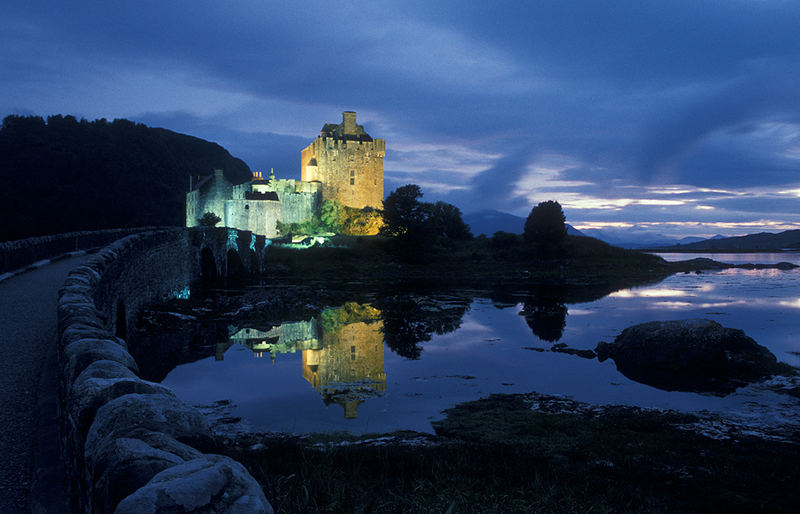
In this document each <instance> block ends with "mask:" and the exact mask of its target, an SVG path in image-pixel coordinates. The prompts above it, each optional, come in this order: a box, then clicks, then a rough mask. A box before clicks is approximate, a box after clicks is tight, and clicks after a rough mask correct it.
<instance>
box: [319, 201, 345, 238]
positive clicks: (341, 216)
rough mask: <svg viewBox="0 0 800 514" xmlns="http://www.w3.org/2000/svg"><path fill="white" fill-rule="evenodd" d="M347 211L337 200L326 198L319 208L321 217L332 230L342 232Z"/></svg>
mask: <svg viewBox="0 0 800 514" xmlns="http://www.w3.org/2000/svg"><path fill="white" fill-rule="evenodd" d="M346 217H347V213H346V212H345V208H344V206H343V205H342V204H340V203H339V202H337V201H336V200H325V201H324V202H322V206H321V207H320V209H319V219H320V221H321V222H322V224H323V225H325V226H326V227H327V228H328V230H330V231H331V232H341V230H342V228H343V225H344V222H345V218H346Z"/></svg>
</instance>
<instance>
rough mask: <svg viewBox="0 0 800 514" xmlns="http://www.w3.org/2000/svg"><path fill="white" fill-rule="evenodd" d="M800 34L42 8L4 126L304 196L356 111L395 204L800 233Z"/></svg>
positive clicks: (604, 21) (750, 21) (3, 80)
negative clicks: (183, 139) (12, 121)
mask: <svg viewBox="0 0 800 514" xmlns="http://www.w3.org/2000/svg"><path fill="white" fill-rule="evenodd" d="M798 15H800V5H798V4H796V3H793V2H781V1H771V2H752V1H748V0H730V1H728V2H715V3H711V4H709V3H697V2H683V1H679V2H666V3H665V2H659V3H656V2H642V1H640V0H623V1H620V2H615V3H614V4H613V5H609V4H607V3H602V2H596V1H593V0H592V1H590V0H576V1H571V2H550V1H543V2H499V3H497V2H495V3H491V4H490V3H475V2H472V3H464V2H455V1H452V0H442V1H437V2H426V1H422V0H419V1H417V0H410V1H409V2H401V3H375V2H366V1H364V2H348V3H346V4H332V3H330V2H322V1H301V2H295V3H281V2H262V1H258V0H249V1H241V2H234V3H219V2H211V1H208V0H197V1H196V2H193V3H192V5H191V7H190V8H188V7H187V6H186V5H184V4H178V3H174V2H157V1H155V0H141V1H140V2H136V3H119V2H81V3H75V2H62V3H53V2H45V1H40V0H31V1H29V2H15V3H10V4H9V5H7V6H4V16H3V17H2V19H0V66H2V69H3V70H4V73H3V74H2V76H0V111H2V112H5V113H10V112H20V113H22V112H24V113H37V114H41V115H48V114H53V113H72V114H75V115H77V116H85V117H89V118H94V117H106V118H114V117H128V118H132V119H135V120H137V121H142V122H145V123H148V124H156V125H160V126H164V127H165V128H170V129H173V130H178V131H181V132H185V133H189V134H193V135H197V136H199V137H203V138H206V139H210V140H213V141H217V142H219V143H220V144H222V145H223V146H225V147H226V148H228V149H229V150H230V151H231V153H232V154H234V155H236V156H238V157H241V158H243V159H244V160H245V161H246V162H248V164H249V165H250V166H251V167H253V168H255V169H265V170H266V169H268V168H269V167H275V168H276V169H277V170H279V174H280V175H281V176H299V158H298V153H299V151H300V149H302V148H303V147H304V146H305V145H306V144H308V142H310V141H311V140H313V138H314V137H315V136H316V135H317V134H318V132H319V129H320V128H321V126H322V125H323V124H324V123H326V122H338V121H339V120H340V119H341V118H340V116H341V111H343V110H355V111H357V112H358V116H359V122H360V123H363V124H364V125H365V127H366V129H367V131H368V132H370V133H371V134H372V135H373V136H374V137H381V138H385V139H386V140H387V155H386V160H385V171H386V185H387V192H388V191H389V190H390V188H392V187H396V186H397V185H403V184H404V183H408V182H414V183H418V184H420V185H422V186H423V187H424V189H425V193H426V199H430V200H436V199H444V200H446V201H452V202H454V203H456V204H457V205H459V206H460V207H461V208H462V210H464V211H472V210H477V209H484V208H494V209H499V210H504V211H509V212H514V213H516V214H525V213H527V212H529V210H530V207H531V205H532V204H534V203H536V202H538V201H542V200H545V199H556V200H559V201H561V202H562V204H563V205H564V206H565V212H566V213H567V216H568V219H569V220H570V221H571V222H574V223H585V224H591V223H607V224H626V223H627V224H637V223H665V224H669V223H676V224H679V223H684V225H683V226H680V225H674V226H673V225H665V228H666V229H669V230H675V231H678V230H684V229H685V227H689V226H695V225H692V224H699V223H712V224H713V223H727V224H737V225H735V226H736V227H740V228H742V230H746V229H749V228H752V227H751V226H750V225H747V223H751V222H756V221H763V222H764V223H765V225H764V226H765V227H775V226H792V224H799V225H797V226H800V219H798V215H796V214H795V212H796V211H797V208H796V205H794V203H796V198H797V196H798V195H797V194H796V193H793V191H798V190H800V179H798V173H797V172H798V171H800V88H798V87H797V85H798V84H800V68H798V66H797V63H798V62H800V38H798V37H797V35H796V33H797V30H796V20H797V17H798ZM793 202H794V203H793ZM732 226H733V225H732ZM682 227H683V228H682ZM748 227H749V228H748Z"/></svg>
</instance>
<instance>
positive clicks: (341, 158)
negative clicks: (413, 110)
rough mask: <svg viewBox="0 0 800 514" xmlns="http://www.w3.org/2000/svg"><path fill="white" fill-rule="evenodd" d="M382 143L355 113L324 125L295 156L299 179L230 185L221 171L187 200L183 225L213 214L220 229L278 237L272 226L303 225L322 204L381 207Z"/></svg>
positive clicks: (256, 177) (271, 178) (257, 176)
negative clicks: (298, 163) (331, 201)
mask: <svg viewBox="0 0 800 514" xmlns="http://www.w3.org/2000/svg"><path fill="white" fill-rule="evenodd" d="M385 152H386V142H385V140H383V139H372V137H370V135H369V134H367V133H366V131H365V130H364V127H362V126H361V125H358V124H357V123H356V113H355V112H352V111H345V112H344V113H342V123H340V124H338V125H337V124H333V123H326V124H325V125H324V126H323V127H322V130H321V131H320V135H319V136H318V137H317V138H316V139H315V140H314V142H312V143H311V144H310V145H308V147H306V148H305V149H303V150H302V151H301V152H300V164H301V179H302V180H299V181H297V180H293V179H288V180H286V179H282V180H278V179H276V178H275V175H274V173H270V176H269V178H268V179H266V180H265V179H264V178H263V177H262V175H261V173H259V172H256V173H254V174H253V180H251V181H250V182H245V183H244V184H237V185H234V184H232V183H231V182H229V181H228V180H227V179H226V178H225V175H224V173H223V171H222V170H215V172H214V174H213V175H210V176H208V177H205V178H204V179H203V180H201V181H200V182H198V183H197V185H196V186H194V187H193V188H191V191H189V193H188V194H187V195H186V226H187V227H194V226H197V225H198V224H199V223H198V218H200V217H202V216H203V215H204V214H205V213H208V212H210V213H213V214H215V215H217V216H219V218H220V219H221V220H222V221H221V223H220V225H221V226H225V227H230V228H237V229H240V230H249V231H251V232H253V233H255V234H261V235H265V236H267V237H276V236H278V235H279V234H278V229H277V223H278V222H282V223H302V222H304V221H306V220H308V219H310V218H311V217H312V216H313V215H314V213H316V212H317V211H318V210H319V208H320V206H321V205H322V202H324V201H325V200H335V201H337V202H339V203H341V204H342V205H346V206H348V207H354V208H358V209H361V208H365V207H372V208H376V209H381V208H382V207H383V157H384V154H385Z"/></svg>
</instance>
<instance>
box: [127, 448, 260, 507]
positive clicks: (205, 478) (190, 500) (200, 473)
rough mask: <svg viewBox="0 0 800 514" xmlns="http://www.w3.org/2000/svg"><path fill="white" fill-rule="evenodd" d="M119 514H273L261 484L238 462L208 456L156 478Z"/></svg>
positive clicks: (132, 496) (130, 499)
mask: <svg viewBox="0 0 800 514" xmlns="http://www.w3.org/2000/svg"><path fill="white" fill-rule="evenodd" d="M114 512H115V513H116V514H134V513H135V514H140V513H141V514H151V513H152V514H155V513H158V512H230V513H242V514H244V513H248V514H249V513H272V512H273V510H272V506H271V505H270V504H269V502H268V501H267V499H266V497H265V496H264V492H263V491H262V490H261V487H260V486H259V485H258V483H257V482H256V481H255V480H253V478H252V477H251V476H250V475H249V474H248V473H247V471H246V470H245V469H244V466H242V465H241V464H239V463H238V462H236V461H234V460H232V459H230V458H228V457H223V456H221V455H206V456H204V457H202V458H199V459H195V460H191V461H189V462H186V463H184V464H180V465H177V466H173V467H171V468H169V469H166V470H164V471H162V472H160V473H159V474H157V475H156V476H154V477H153V479H152V480H150V482H149V483H148V484H147V485H145V486H144V487H142V488H141V489H139V490H138V491H136V492H134V493H133V494H131V495H130V496H128V497H127V498H125V499H124V500H122V502H120V504H119V505H118V506H117V510H116V511H114Z"/></svg>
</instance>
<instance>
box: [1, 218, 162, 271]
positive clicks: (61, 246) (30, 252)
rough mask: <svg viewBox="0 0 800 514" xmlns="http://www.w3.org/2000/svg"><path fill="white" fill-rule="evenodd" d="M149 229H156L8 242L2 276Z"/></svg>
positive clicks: (57, 235)
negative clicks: (42, 261)
mask: <svg viewBox="0 0 800 514" xmlns="http://www.w3.org/2000/svg"><path fill="white" fill-rule="evenodd" d="M148 230H153V227H138V228H115V229H108V230H92V231H90V230H84V231H81V232H68V233H66V234H56V235H52V236H40V237H30V238H28V239H18V240H16V241H6V242H3V243H0V274H2V273H7V272H11V271H14V270H18V269H21V268H25V267H26V266H28V265H30V264H33V263H34V262H37V261H41V260H44V259H52V258H53V257H56V256H59V255H63V254H67V253H69V252H75V251H79V250H88V249H91V248H97V247H100V246H105V245H107V244H109V243H111V242H113V241H116V240H117V239H120V238H122V237H125V236H127V235H129V234H132V233H136V232H142V231H148Z"/></svg>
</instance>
